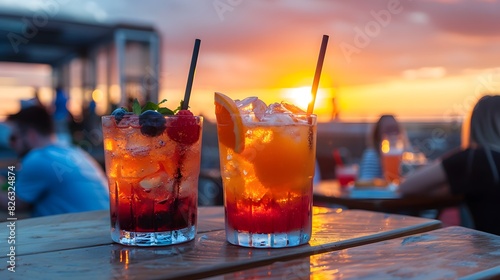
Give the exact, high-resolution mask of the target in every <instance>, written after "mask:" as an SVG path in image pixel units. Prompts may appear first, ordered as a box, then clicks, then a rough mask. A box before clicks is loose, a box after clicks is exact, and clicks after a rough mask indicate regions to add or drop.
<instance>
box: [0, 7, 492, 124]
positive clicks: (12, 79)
mask: <svg viewBox="0 0 500 280" xmlns="http://www.w3.org/2000/svg"><path fill="white" fill-rule="evenodd" d="M51 1H52V2H56V3H59V7H60V11H59V13H58V14H57V17H58V18H61V19H74V20H77V21H87V22H93V23H99V22H102V23H110V22H111V23H118V22H120V23H123V22H131V23H145V24H150V25H153V26H154V27H155V28H156V29H157V30H158V31H159V32H160V34H161V36H162V53H161V54H162V60H161V75H160V76H161V93H160V98H167V99H168V100H169V102H171V104H177V103H178V101H179V100H180V99H181V98H182V96H183V93H184V88H185V85H186V80H187V73H188V68H189V64H190V59H191V53H192V48H193V44H194V40H195V38H199V39H201V41H202V42H201V49H200V54H199V58H198V65H197V71H196V76H195V81H194V85H193V95H192V96H193V97H192V98H191V108H192V110H193V111H194V112H195V113H202V114H204V115H206V116H208V117H211V116H213V106H208V104H210V105H211V104H213V92H214V91H220V92H223V93H226V94H227V95H229V96H231V97H233V98H243V97H246V96H252V95H254V96H259V97H261V98H262V99H264V100H265V101H266V102H274V101H281V100H287V101H289V102H296V101H297V100H296V99H294V96H297V95H296V94H297V93H299V96H300V93H302V94H304V95H307V94H309V92H310V89H309V88H310V86H311V84H312V80H313V76H314V70H315V67H316V60H317V58H318V52H319V48H320V44H321V38H322V36H323V35H324V34H326V35H329V36H330V40H329V45H328V49H327V52H326V58H325V62H324V66H323V71H322V77H321V82H320V90H319V93H318V97H317V102H316V113H317V114H319V115H320V116H321V120H324V121H325V120H329V118H330V116H331V114H332V104H333V102H332V99H333V98H335V102H336V106H337V108H338V109H339V116H340V119H341V120H372V119H373V118H376V117H377V116H378V115H380V114H382V113H394V114H396V115H397V116H399V117H400V118H404V119H415V118H426V119H438V120H446V118H451V117H456V116H461V115H463V114H464V113H465V112H466V111H467V110H468V109H469V108H470V106H471V105H473V104H474V102H475V100H477V98H478V97H479V96H481V95H483V94H485V93H487V92H500V60H499V57H500V55H499V52H500V29H499V28H498V26H500V16H499V15H500V2H499V1H495V0H483V1H460V0H422V1H412V0H401V1H398V0H364V1H361V0H350V1H342V0H252V1H250V0H208V1H193V0H171V1H159V0H156V1H155V0H142V1H140V2H138V1H132V0H124V1H76V0H47V1H34V0H30V1H19V0H15V1H14V0H0V10H1V11H2V12H3V13H7V12H9V11H25V12H26V13H33V12H34V11H36V9H40V8H41V7H42V6H43V5H44V3H46V2H51ZM0 40H5V38H0ZM49 72H50V69H49V68H47V67H44V66H43V65H38V66H37V67H31V68H30V69H26V67H19V66H17V65H12V64H2V63H0V100H8V101H9V102H17V99H18V98H19V97H22V96H26V95H29V93H30V91H29V90H30V88H29V87H30V86H32V85H33V84H37V85H40V86H48V85H50V80H48V78H47V73H49ZM28 75H29V76H30V77H31V78H29V77H27V76H28ZM32 75H36V76H35V77H33V76H32ZM47 80H48V81H47ZM27 81H29V83H28V82H27ZM23 86H24V87H23ZM15 88H17V90H19V89H20V88H22V89H21V91H22V93H19V94H18V95H16V97H12V95H11V94H9V93H8V92H12V91H14V89H15ZM21 91H20V92H21ZM299 99H303V98H299ZM9 102H0V104H2V103H3V104H2V105H0V110H1V112H2V113H1V114H5V112H7V113H8V111H9V112H10V110H11V108H14V107H13V105H9V104H11V103H9ZM297 102H298V101H297ZM5 104H8V105H5ZM299 105H301V107H303V108H305V107H306V104H299ZM1 106H3V107H1ZM5 106H7V108H5Z"/></svg>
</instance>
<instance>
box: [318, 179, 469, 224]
mask: <svg viewBox="0 0 500 280" xmlns="http://www.w3.org/2000/svg"><path fill="white" fill-rule="evenodd" d="M462 202H463V197H462V196H459V195H448V196H441V197H435V196H412V197H402V196H401V195H400V194H399V193H398V192H397V191H396V190H395V189H390V188H389V189H388V188H381V187H373V188H366V187H364V188H341V187H340V184H339V183H338V181H337V180H326V181H322V182H320V183H319V184H318V185H316V186H315V187H314V204H315V205H318V206H330V207H331V206H337V207H339V206H342V207H345V208H349V209H363V210H370V211H379V212H387V213H405V214H411V215H419V213H420V212H421V211H424V210H431V209H436V210H439V211H440V210H442V209H444V208H447V207H453V206H458V205H460V204H461V203H462ZM438 215H439V212H438ZM438 215H436V217H437V216H438Z"/></svg>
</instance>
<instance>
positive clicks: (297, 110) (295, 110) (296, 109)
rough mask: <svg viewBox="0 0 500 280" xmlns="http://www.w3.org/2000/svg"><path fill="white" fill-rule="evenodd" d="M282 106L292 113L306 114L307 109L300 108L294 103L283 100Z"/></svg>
mask: <svg viewBox="0 0 500 280" xmlns="http://www.w3.org/2000/svg"><path fill="white" fill-rule="evenodd" d="M281 106H282V107H284V108H285V109H287V111H288V112H290V113H292V114H306V111H304V110H302V109H301V108H299V107H297V106H295V105H293V104H290V103H286V102H284V101H282V102H281Z"/></svg>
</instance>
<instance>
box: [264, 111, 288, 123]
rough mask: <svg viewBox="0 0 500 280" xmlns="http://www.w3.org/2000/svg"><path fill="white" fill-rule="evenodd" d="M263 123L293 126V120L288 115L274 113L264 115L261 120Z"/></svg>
mask: <svg viewBox="0 0 500 280" xmlns="http://www.w3.org/2000/svg"><path fill="white" fill-rule="evenodd" d="M261 121H263V122H268V123H273V124H293V123H294V119H293V118H292V116H291V115H290V114H284V113H274V114H266V115H264V117H263V118H262V120H261Z"/></svg>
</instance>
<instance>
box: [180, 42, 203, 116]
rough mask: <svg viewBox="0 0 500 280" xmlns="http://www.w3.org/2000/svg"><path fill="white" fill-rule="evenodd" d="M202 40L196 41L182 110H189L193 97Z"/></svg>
mask: <svg viewBox="0 0 500 280" xmlns="http://www.w3.org/2000/svg"><path fill="white" fill-rule="evenodd" d="M200 44H201V40H200V39H196V40H195V41H194V49H193V56H192V57H191V67H190V68H189V75H188V80H187V85H186V92H184V100H183V101H182V106H181V109H182V110H187V109H188V107H189V106H188V105H189V97H190V96H191V88H192V87H193V79H194V71H195V69H196V62H197V61H198V52H199V51H200Z"/></svg>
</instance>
